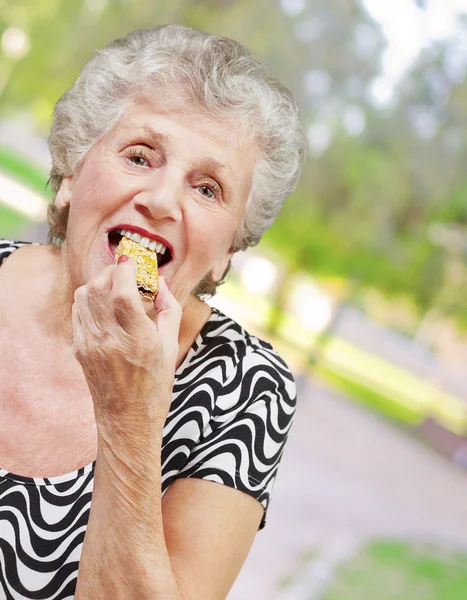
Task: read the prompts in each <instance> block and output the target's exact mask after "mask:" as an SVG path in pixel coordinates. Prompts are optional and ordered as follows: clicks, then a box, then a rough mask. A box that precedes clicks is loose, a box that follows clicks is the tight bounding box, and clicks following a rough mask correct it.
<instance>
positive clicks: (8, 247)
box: [0, 238, 31, 265]
mask: <svg viewBox="0 0 467 600" xmlns="http://www.w3.org/2000/svg"><path fill="white" fill-rule="evenodd" d="M28 244H31V242H20V241H15V240H6V239H1V238H0V265H1V264H2V263H3V261H4V260H6V259H7V258H8V257H9V256H10V254H11V253H12V252H14V251H15V250H17V249H18V248H21V246H26V245H28Z"/></svg>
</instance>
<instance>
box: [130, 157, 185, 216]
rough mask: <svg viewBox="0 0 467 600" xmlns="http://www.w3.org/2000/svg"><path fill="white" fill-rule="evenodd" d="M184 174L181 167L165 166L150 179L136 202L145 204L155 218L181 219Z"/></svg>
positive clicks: (136, 198) (135, 198) (137, 196)
mask: <svg viewBox="0 0 467 600" xmlns="http://www.w3.org/2000/svg"><path fill="white" fill-rule="evenodd" d="M184 195H185V186H184V176H183V173H182V171H181V170H180V169H177V168H174V167H172V168H171V167H169V166H165V167H162V168H161V169H158V171H157V173H154V175H153V177H151V179H150V180H148V183H147V185H146V187H145V189H144V190H141V191H140V192H139V193H138V194H137V195H136V196H135V197H134V199H133V200H134V202H135V204H137V205H139V206H143V207H144V208H145V209H146V210H147V211H148V212H150V213H151V216H152V217H153V218H154V219H169V220H171V221H180V220H181V217H182V207H183V202H184Z"/></svg>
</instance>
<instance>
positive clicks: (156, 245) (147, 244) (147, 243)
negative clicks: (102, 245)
mask: <svg viewBox="0 0 467 600" xmlns="http://www.w3.org/2000/svg"><path fill="white" fill-rule="evenodd" d="M116 231H118V232H119V233H120V235H124V236H125V237H126V238H128V239H130V240H133V241H134V242H137V243H138V244H141V246H143V248H149V250H152V251H154V250H155V251H156V252H157V253H158V254H161V255H162V254H164V253H165V251H166V250H167V248H166V247H165V246H164V244H163V243H162V242H156V241H155V240H152V241H151V240H150V239H149V238H147V237H143V236H142V235H140V234H139V233H132V232H131V231H128V230H127V229H117V230H116Z"/></svg>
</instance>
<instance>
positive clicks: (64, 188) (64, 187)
mask: <svg viewBox="0 0 467 600" xmlns="http://www.w3.org/2000/svg"><path fill="white" fill-rule="evenodd" d="M72 187H73V185H72V177H71V175H67V176H66V177H64V178H63V179H62V183H61V185H60V189H59V190H58V192H57V194H56V195H55V200H54V204H55V206H56V207H57V208H60V209H61V210H63V209H64V208H66V207H67V206H69V204H70V199H71V191H72Z"/></svg>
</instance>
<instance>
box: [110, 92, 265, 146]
mask: <svg viewBox="0 0 467 600" xmlns="http://www.w3.org/2000/svg"><path fill="white" fill-rule="evenodd" d="M182 129H185V130H188V131H189V132H193V134H196V135H206V136H208V137H209V138H212V139H214V140H216V141H217V142H219V143H220V144H221V145H225V146H229V147H231V146H232V144H234V145H235V146H238V147H239V148H241V149H242V150H244V149H245V147H246V146H253V145H255V140H254V138H253V136H252V135H251V131H248V128H247V127H246V126H244V124H243V123H241V122H240V120H239V119H238V118H235V116H234V115H233V114H230V113H223V114H218V115H213V114H212V113H209V112H208V110H207V109H203V108H201V107H197V106H194V105H193V104H186V103H182V102H181V101H176V100H173V99H171V100H170V101H168V102H163V101H162V100H161V101H158V102H157V101H155V100H148V99H139V100H136V101H133V102H132V103H131V104H129V105H128V107H127V109H126V110H125V111H124V113H123V115H122V117H121V118H120V120H119V122H118V123H117V125H116V126H115V128H114V132H115V133H116V134H118V133H124V132H126V131H131V130H133V131H136V130H139V131H140V133H147V134H148V135H150V136H151V135H152V136H153V137H156V138H158V141H160V142H164V143H165V144H169V143H170V138H171V137H172V136H173V135H176V133H177V132H181V130H182Z"/></svg>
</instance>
